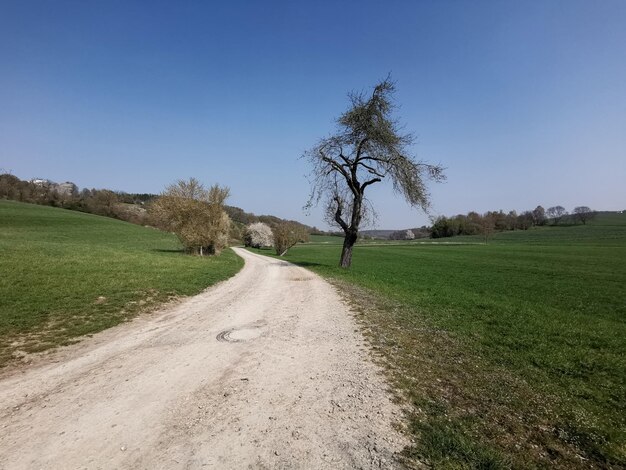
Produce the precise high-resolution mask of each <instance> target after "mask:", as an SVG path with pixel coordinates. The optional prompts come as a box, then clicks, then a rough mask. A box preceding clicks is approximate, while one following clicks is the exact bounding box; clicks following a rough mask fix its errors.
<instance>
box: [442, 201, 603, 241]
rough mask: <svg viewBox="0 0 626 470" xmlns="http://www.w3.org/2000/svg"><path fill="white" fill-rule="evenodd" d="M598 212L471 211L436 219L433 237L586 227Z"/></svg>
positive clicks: (560, 209)
mask: <svg viewBox="0 0 626 470" xmlns="http://www.w3.org/2000/svg"><path fill="white" fill-rule="evenodd" d="M596 214H597V212H596V211H593V210H591V209H590V208H589V207H587V206H578V207H575V208H574V210H573V211H572V212H571V214H570V213H569V212H568V211H567V210H566V209H565V208H564V207H563V206H554V207H549V208H548V209H547V210H546V209H544V208H543V207H542V206H537V207H536V208H535V209H533V210H531V211H530V210H529V211H524V212H522V213H521V214H518V213H517V212H516V211H510V212H508V213H505V212H503V211H502V210H500V211H488V212H486V213H484V214H479V213H477V212H469V213H467V214H465V215H464V214H459V215H456V216H453V217H444V216H441V217H437V218H436V219H434V220H433V225H432V227H431V235H430V236H431V238H445V237H453V236H456V235H483V236H484V237H485V238H488V237H489V236H490V235H491V234H493V233H494V232H505V231H510V230H528V229H529V228H531V227H534V226H542V225H547V224H550V225H563V224H576V223H582V224H586V223H587V222H588V221H589V220H591V219H593V218H594V217H595V216H596Z"/></svg>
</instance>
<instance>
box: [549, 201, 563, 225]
mask: <svg viewBox="0 0 626 470" xmlns="http://www.w3.org/2000/svg"><path fill="white" fill-rule="evenodd" d="M546 215H547V216H548V218H549V219H552V221H553V223H554V225H558V224H559V222H561V220H562V219H563V217H565V216H566V215H567V211H566V210H565V207H563V206H554V207H548V210H547V211H546Z"/></svg>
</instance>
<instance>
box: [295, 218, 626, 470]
mask: <svg viewBox="0 0 626 470" xmlns="http://www.w3.org/2000/svg"><path fill="white" fill-rule="evenodd" d="M459 238H461V237H459ZM467 238H468V237H464V238H462V239H460V240H459V239H456V240H453V239H446V241H468V242H474V243H475V242H476V241H477V240H472V239H469V240H467ZM321 241H322V240H315V243H311V244H309V245H299V246H297V247H295V248H294V249H292V250H291V251H290V252H289V253H288V255H287V256H286V259H287V260H289V261H292V262H294V263H298V264H301V265H304V266H306V267H308V268H310V269H312V270H314V271H316V272H318V273H319V274H321V275H323V276H326V277H328V278H331V279H333V280H334V281H335V282H336V283H337V284H338V285H339V287H340V288H342V289H343V290H344V291H345V292H346V293H347V294H348V296H349V297H350V298H351V299H352V301H353V302H354V304H355V306H356V308H357V309H358V310H359V311H360V312H361V313H360V315H359V318H360V319H361V320H362V322H363V325H364V328H365V331H366V332H367V334H368V336H369V337H370V340H371V342H372V344H373V345H374V347H375V348H376V350H377V351H379V353H380V355H381V357H382V358H384V361H385V363H386V364H387V366H388V368H389V370H390V375H391V377H392V380H393V381H394V383H395V385H396V387H397V388H398V389H399V390H400V391H401V392H400V395H401V396H402V397H403V399H406V400H408V401H409V402H410V403H411V404H412V405H413V406H412V408H413V412H411V413H410V417H409V419H410V428H411V429H412V431H413V432H414V434H415V436H416V445H415V446H414V447H413V448H411V449H408V450H407V452H406V458H407V459H408V460H409V461H410V460H412V459H417V460H428V461H429V462H430V463H431V464H432V465H434V466H435V467H436V468H507V467H516V468H533V467H553V468H588V467H592V466H595V467H604V468H611V467H613V468H620V467H623V466H626V214H601V215H600V216H599V217H598V218H597V219H596V220H595V221H594V222H592V223H591V224H588V225H587V226H582V225H578V226H570V227H542V228H537V229H533V230H529V231H518V232H508V233H502V234H497V235H495V237H494V238H493V239H492V240H491V241H490V243H489V244H487V245H484V244H459V245H446V244H419V243H414V242H411V243H409V244H407V243H404V244H397V245H389V246H368V245H365V244H364V245H362V246H358V245H357V247H355V252H354V258H353V266H352V268H351V269H350V270H349V271H344V270H341V269H339V268H338V267H337V263H338V260H339V253H340V248H341V247H340V246H339V245H337V244H334V243H332V242H334V240H329V241H330V242H331V243H329V244H328V245H324V244H322V243H320V242H321Z"/></svg>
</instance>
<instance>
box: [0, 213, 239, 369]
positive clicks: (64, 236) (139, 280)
mask: <svg viewBox="0 0 626 470" xmlns="http://www.w3.org/2000/svg"><path fill="white" fill-rule="evenodd" d="M180 250H181V247H180V244H179V243H178V240H177V239H176V237H175V236H174V235H171V234H168V233H163V232H160V231H157V230H154V229H151V228H145V227H140V226H136V225H132V224H129V223H126V222H121V221H118V220H113V219H109V218H105V217H99V216H95V215H90V214H83V213H79V212H72V211H67V210H63V209H55V208H51V207H45V206H36V205H30V204H22V203H18V202H12V201H0V272H2V278H1V279H0V299H1V300H0V366H1V365H2V364H4V363H6V362H7V361H8V360H10V359H11V358H12V357H15V356H19V355H20V354H23V353H24V352H26V353H28V352H33V351H39V350H44V349H47V348H49V347H52V346H55V345H58V344H65V343H68V342H70V341H72V338H75V337H77V336H80V335H84V334H88V333H94V332H96V331H100V330H102V329H104V328H108V327H110V326H112V325H115V324H117V323H119V322H121V321H124V320H125V319H127V318H129V317H131V316H132V315H134V314H136V313H137V312H138V311H140V310H143V309H146V308H149V307H150V306H153V305H155V304H157V303H159V302H162V301H165V300H167V299H168V298H170V297H175V296H183V295H192V294H196V293H198V292H200V291H201V290H203V289H204V288H206V287H207V286H209V285H211V284H214V283H216V282H218V281H221V280H223V279H226V278H228V277H230V276H232V275H233V274H235V273H236V272H237V271H238V270H239V269H240V268H241V266H242V261H241V260H240V259H239V258H238V257H237V256H235V254H234V253H233V252H232V251H231V250H227V251H225V252H224V253H223V254H222V256H220V257H217V258H208V257H204V258H199V257H193V256H187V255H183V254H182V253H181V251H180Z"/></svg>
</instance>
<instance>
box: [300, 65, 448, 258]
mask: <svg viewBox="0 0 626 470" xmlns="http://www.w3.org/2000/svg"><path fill="white" fill-rule="evenodd" d="M394 91H395V86H394V83H393V82H392V81H391V80H390V78H389V77H387V78H386V79H385V80H383V81H381V82H380V83H378V84H377V85H376V86H375V87H374V91H373V92H372V94H371V95H369V96H366V95H365V94H364V93H352V94H350V95H349V98H350V104H351V106H350V108H349V109H348V110H347V111H346V112H345V113H343V114H342V115H341V116H340V117H339V119H338V120H337V123H338V130H337V132H336V133H335V134H334V135H332V136H330V137H328V138H325V139H322V140H321V141H320V142H319V143H318V144H317V145H316V146H315V147H313V148H312V149H310V150H309V151H307V152H306V153H305V157H307V159H308V160H309V162H310V164H311V165H312V167H313V168H312V171H311V185H312V188H311V196H310V198H309V202H308V203H307V207H309V208H310V207H311V206H313V205H316V204H318V203H319V201H320V200H321V199H324V200H325V203H326V215H327V218H328V220H329V221H331V222H333V223H334V224H337V225H338V226H340V227H341V229H342V230H343V232H344V242H343V250H342V252H341V260H340V263H339V264H340V266H341V267H343V268H347V267H349V266H350V264H351V263H352V249H353V247H354V244H355V243H356V241H357V239H358V232H359V227H360V226H361V223H362V222H363V220H364V219H365V218H366V217H367V215H368V210H370V213H371V206H370V205H369V203H368V201H367V199H366V198H365V190H366V189H367V187H368V186H370V185H372V184H375V183H379V182H381V181H383V180H384V179H388V180H390V181H391V182H392V184H393V188H394V189H395V190H396V192H398V193H400V194H401V195H402V196H403V197H404V198H405V199H406V201H407V202H408V203H409V204H410V205H411V206H414V207H421V208H422V209H424V210H427V209H428V206H429V199H430V195H429V194H428V191H427V189H426V185H425V180H426V179H432V180H434V181H442V180H444V179H445V177H444V174H443V168H442V167H441V166H439V165H431V164H428V163H424V162H421V161H417V160H415V158H414V157H412V156H411V155H410V154H409V153H408V152H409V150H408V148H409V146H410V145H411V144H413V143H414V141H415V139H414V137H413V135H412V134H403V133H402V132H401V128H400V126H399V124H398V122H397V121H396V120H394V119H393V118H392V116H391V113H392V111H393V109H394V104H393V102H392V95H393V93H394Z"/></svg>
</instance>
